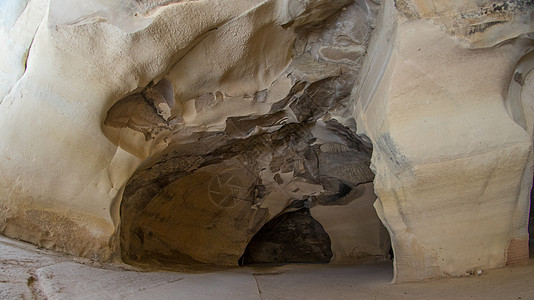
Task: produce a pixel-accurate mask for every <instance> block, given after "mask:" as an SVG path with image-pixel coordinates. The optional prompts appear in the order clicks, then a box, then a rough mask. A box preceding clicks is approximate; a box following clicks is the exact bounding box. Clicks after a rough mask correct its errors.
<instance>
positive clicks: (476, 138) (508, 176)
mask: <svg viewBox="0 0 534 300" xmlns="http://www.w3.org/2000/svg"><path fill="white" fill-rule="evenodd" d="M430 2H432V3H433V5H431V6H428V5H426V4H428V3H430ZM460 2H461V3H460ZM460 2H456V3H455V4H454V5H452V4H451V5H449V4H447V3H445V2H443V3H442V2H441V1H397V2H396V3H394V2H393V1H390V2H385V3H383V9H384V10H383V14H382V16H381V18H380V21H379V23H378V25H377V28H378V29H377V31H375V35H374V41H373V42H372V44H371V47H370V49H369V53H370V54H369V56H368V63H367V65H366V66H365V68H366V69H365V70H364V71H363V72H362V74H365V75H364V78H363V80H362V84H361V86H359V87H357V89H356V90H355V93H354V94H353V97H354V99H355V103H356V107H355V116H356V118H357V124H358V133H359V134H361V135H365V136H367V137H368V138H369V139H370V140H371V141H372V143H373V146H374V148H373V158H372V168H373V170H374V171H375V174H376V178H375V181H374V183H375V192H376V193H377V196H378V198H379V199H378V200H377V202H376V203H375V208H376V209H377V212H378V214H379V215H380V218H381V219H382V221H383V222H384V224H385V225H386V227H387V228H388V230H389V232H390V235H391V236H392V245H393V248H394V252H395V268H396V275H395V280H396V281H412V280H419V279H422V278H427V277H434V276H461V275H463V274H466V273H470V272H473V271H474V270H483V269H487V268H495V267H500V266H504V265H505V264H506V263H507V262H513V261H514V260H519V261H521V260H523V261H524V259H528V246H527V242H526V241H527V240H528V232H527V224H528V221H527V219H528V205H529V197H528V195H529V194H528V193H529V191H530V186H531V184H532V163H531V158H530V155H531V137H532V134H531V133H529V132H527V131H526V130H525V128H526V127H523V128H522V127H521V126H519V125H518V123H517V121H516V122H514V121H515V119H516V118H513V117H511V114H513V113H511V112H513V111H517V112H521V114H522V113H523V108H520V107H516V108H515V109H513V110H510V109H508V110H507V109H506V107H505V105H504V103H505V102H506V101H507V93H508V90H509V86H510V78H512V76H513V73H514V66H515V64H516V63H517V62H518V61H519V60H520V59H521V57H522V56H523V55H524V54H525V52H526V51H527V50H528V49H529V48H530V47H531V45H532V42H531V40H530V39H529V38H528V37H527V36H520V37H518V38H516V39H511V40H509V38H510V37H512V36H513V37H517V36H518V35H520V34H522V33H527V32H529V31H531V29H532V25H531V24H530V23H529V20H527V19H528V16H529V15H530V14H531V13H532V9H533V7H532V5H531V4H527V3H526V2H525V3H523V2H521V1H511V2H513V3H509V4H506V5H504V4H502V3H501V4H499V5H501V6H502V8H500V9H498V7H501V6H497V4H495V3H494V1H476V3H475V2H474V1H460ZM503 5H504V6H506V7H507V8H506V9H505V8H504V6H503ZM427 9H428V10H427ZM451 11H452V12H454V13H453V14H449V13H446V12H451ZM458 16H464V17H462V18H460V19H458ZM493 20H499V21H493ZM481 22H482V23H481ZM473 24H478V25H476V26H477V28H478V29H477V30H468V29H467V28H471V27H472V26H474V25H473ZM454 28H458V29H454ZM444 29H446V30H444ZM460 29H462V30H460ZM495 32H499V34H498V35H496V34H495ZM497 43H500V44H499V45H496V44H497ZM466 45H467V46H469V48H466ZM510 90H511V89H510ZM520 98H521V101H523V102H530V101H531V100H530V99H532V98H531V97H530V98H529V97H523V96H521V97H520ZM356 101H357V102H356ZM514 105H517V104H514ZM519 105H521V104H520V103H519ZM512 106H513V105H512ZM518 258H519V259H518Z"/></svg>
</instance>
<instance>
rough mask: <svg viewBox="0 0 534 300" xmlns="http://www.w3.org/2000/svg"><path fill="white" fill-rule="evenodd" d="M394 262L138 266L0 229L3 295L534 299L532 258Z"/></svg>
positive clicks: (0, 290)
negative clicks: (441, 273)
mask: <svg viewBox="0 0 534 300" xmlns="http://www.w3.org/2000/svg"><path fill="white" fill-rule="evenodd" d="M392 272H393V271H392V266H391V264H378V265H363V266H327V265H286V266H281V267H270V268H251V267H246V268H236V269H230V270H224V271H213V272H207V273H201V274H190V273H176V272H139V271H136V270H134V269H133V268H131V267H124V266H120V265H114V264H97V263H93V262H90V261H87V260H83V259H79V258H74V257H70V256H66V255H60V254H57V253H53V252H49V251H44V250H39V249H36V248H35V246H32V245H29V244H26V243H21V242H18V241H14V240H11V239H7V238H5V237H2V236H0V299H21V298H23V299H32V298H33V299H45V298H48V299H150V300H155V299H534V260H531V261H530V263H529V264H528V265H526V266H516V267H508V268H504V269H498V270H489V271H486V272H485V273H484V274H482V275H481V276H472V277H466V278H450V279H442V280H434V281H428V282H423V283H410V284H391V283H389V281H390V280H391V278H392Z"/></svg>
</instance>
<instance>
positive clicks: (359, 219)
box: [120, 122, 390, 267]
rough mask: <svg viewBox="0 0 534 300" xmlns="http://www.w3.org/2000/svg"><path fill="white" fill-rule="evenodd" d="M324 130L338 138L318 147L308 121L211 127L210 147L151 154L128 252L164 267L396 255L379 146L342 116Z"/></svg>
mask: <svg viewBox="0 0 534 300" xmlns="http://www.w3.org/2000/svg"><path fill="white" fill-rule="evenodd" d="M323 129H325V130H330V133H331V134H332V135H333V136H337V137H339V138H340V139H339V140H338V142H329V143H323V144H321V145H313V143H314V142H315V141H316V139H315V138H314V137H313V134H312V132H311V131H310V130H309V128H308V126H302V125H299V124H290V125H287V126H284V127H282V128H280V129H279V130H277V131H274V132H273V133H268V134H263V135H259V136H255V137H251V138H247V139H244V140H230V139H229V138H228V136H227V135H224V134H212V135H206V134H203V135H202V139H200V140H201V141H202V142H201V145H199V142H198V139H195V142H194V143H191V144H180V145H176V146H175V147H172V148H173V150H172V151H170V150H169V149H170V148H169V149H167V151H164V152H163V153H162V154H161V155H159V156H158V157H155V158H154V159H153V160H151V161H150V162H147V163H146V164H145V165H144V166H142V167H141V168H139V169H138V170H137V171H136V172H135V173H134V175H133V176H132V178H131V179H130V180H129V182H128V184H127V186H126V189H125V192H124V197H123V201H122V203H121V232H120V238H121V249H122V258H123V260H124V261H125V262H128V263H133V264H147V263H148V264H152V265H154V264H155V265H156V266H163V267H165V266H167V267H168V266H171V265H181V266H183V265H198V264H199V263H206V264H212V265H228V266H236V265H238V264H241V265H242V264H250V263H289V262H307V263H310V262H317V263H329V262H332V263H341V264H353V263H362V262H369V261H386V260H388V259H389V250H390V244H389V236H388V233H387V231H386V229H385V228H384V227H383V226H382V224H381V222H380V220H379V219H378V216H377V215H376V213H375V211H374V208H373V206H372V205H373V202H374V200H375V199H376V196H375V195H374V193H373V187H372V179H373V177H374V175H373V173H372V172H371V170H370V169H369V160H370V154H371V149H369V148H367V147H366V146H365V145H364V144H363V143H362V142H360V141H359V140H358V139H356V138H355V136H354V135H353V134H351V133H350V130H348V129H347V128H344V127H343V126H340V125H339V124H338V123H336V122H331V123H329V124H325V128H323ZM198 137H199V138H200V136H198ZM299 243H300V244H299ZM284 247H287V250H284V251H278V253H274V252H272V250H273V249H278V250H280V249H282V248H284ZM275 252H276V251H275Z"/></svg>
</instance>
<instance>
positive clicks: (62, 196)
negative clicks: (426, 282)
mask: <svg viewBox="0 0 534 300" xmlns="http://www.w3.org/2000/svg"><path fill="white" fill-rule="evenodd" d="M0 9H1V14H2V16H3V19H2V22H1V23H0V24H1V25H0V35H1V36H2V37H3V38H4V39H3V40H5V41H6V42H5V43H4V44H3V45H2V46H0V47H2V48H0V51H1V53H2V54H3V55H2V60H1V61H0V66H1V72H0V80H1V81H0V95H1V96H2V97H1V98H0V99H2V100H0V101H1V102H0V140H1V141H2V142H1V143H0V160H1V164H0V179H1V180H0V191H1V193H0V194H1V196H0V205H1V207H2V209H1V211H0V229H1V231H2V233H3V234H4V235H7V236H10V237H15V238H19V239H23V240H26V241H29V242H32V243H35V244H38V245H40V246H42V247H46V248H51V249H55V250H59V251H63V252H68V253H72V254H75V255H79V256H86V257H90V258H92V259H95V260H100V261H106V260H117V261H120V260H123V261H126V262H129V263H140V264H143V263H146V262H157V263H158V264H160V265H163V266H165V265H168V264H175V263H177V264H183V263H194V264H196V263H210V264H219V265H237V264H238V263H239V260H240V259H241V258H242V257H243V254H244V253H245V251H246V249H247V247H248V246H250V247H248V249H256V250H254V251H253V252H252V254H251V252H248V254H249V256H248V257H249V258H250V257H253V259H251V261H252V262H258V261H262V262H264V261H268V260H271V259H272V262H279V261H296V259H295V256H296V257H299V256H302V255H304V254H302V253H300V254H298V253H297V254H296V253H295V252H294V251H296V250H294V251H289V253H285V254H284V255H282V256H278V254H276V253H275V254H276V255H273V253H272V252H269V251H270V250H269V251H268V250H266V249H271V250H272V249H273V247H272V242H273V241H274V242H275V243H281V244H283V243H287V240H288V237H293V236H298V237H299V242H300V243H301V244H302V247H298V248H299V249H300V250H302V249H308V250H309V251H310V257H315V258H316V259H317V261H320V262H326V261H330V262H333V263H358V262H362V261H369V260H373V261H374V260H384V259H387V258H388V251H389V248H390V237H389V236H391V245H392V246H393V249H394V252H395V278H394V280H395V281H398V282H400V281H412V280H420V279H424V278H429V277H436V276H449V275H450V276H461V275H464V274H466V273H470V272H474V271H476V270H483V269H487V268H495V267H500V266H504V265H505V264H506V263H507V262H508V263H512V262H521V261H524V259H525V253H527V257H528V248H527V247H528V232H527V227H528V211H529V209H528V207H529V202H530V197H529V195H530V194H529V192H530V189H531V185H532V165H533V163H532V157H531V149H532V146H531V143H532V128H533V126H534V125H533V123H532V120H531V119H532V116H533V114H532V110H533V104H532V99H533V97H532V86H533V84H532V78H534V77H532V72H531V70H532V57H531V56H532V52H530V50H531V49H532V41H531V39H530V36H529V35H528V33H530V32H533V31H534V30H533V28H532V26H533V25H532V24H531V23H530V19H531V17H530V16H531V15H532V10H533V5H532V3H531V1H523V0H517V1H506V2H502V1H501V2H499V1H490V0H480V1H467V0H466V1H456V2H454V3H448V2H446V1H438V0H421V1H419V0H404V1H401V0H398V1H393V0H385V1H375V0H356V1H351V0H335V1H324V0H306V1H299V0H263V1H260V0H256V1H245V0H243V1H241V0H236V1H231V2H229V1H218V0H209V1H208V0H205V1H186V0H183V1H178V0H177V1H163V0H158V1H119V2H117V3H107V4H106V3H104V2H101V1H85V2H83V3H82V2H80V3H78V2H71V1H61V0H49V1H46V0H26V1H23V0H9V1H4V2H3V3H2V4H0ZM371 153H372V157H371ZM370 164H371V168H370V167H369V165H370ZM371 170H372V171H371ZM372 182H374V186H373V184H372ZM373 188H374V193H373ZM375 193H376V196H378V199H377V200H376V202H375V204H374V208H375V209H376V213H377V214H378V217H380V220H381V222H382V223H383V224H384V225H385V228H384V227H383V226H382V224H381V222H380V221H379V219H378V217H377V215H376V213H375V211H374V210H373V208H372V206H371V203H372V202H373V201H374V199H375V198H376V196H375ZM272 220H274V221H272ZM277 220H278V223H277ZM279 220H283V222H282V221H279ZM271 221H272V222H271ZM274 223H276V224H278V225H277V226H273V225H272V224H274ZM280 224H282V225H280ZM262 228H263V229H262ZM386 228H387V230H386ZM386 231H387V232H386ZM273 232H274V233H273ZM388 232H389V235H388ZM301 237H302V239H300V238H301ZM251 240H254V242H253V243H252V244H250V245H249V242H250V241H251ZM258 240H259V241H258ZM269 243H271V244H269ZM274 248H276V247H274ZM288 249H290V248H288ZM317 249H320V251H319V250H317ZM297 250H298V249H297ZM306 251H307V250H306ZM306 251H304V252H303V253H305V252H306ZM312 252H313V253H314V254H313V255H311V253H312ZM266 253H267V254H268V255H265V254H266ZM269 253H270V254H269ZM319 253H320V255H319ZM246 257H247V256H246V255H245V258H246ZM302 261H310V259H309V258H306V259H304V258H303V259H302Z"/></svg>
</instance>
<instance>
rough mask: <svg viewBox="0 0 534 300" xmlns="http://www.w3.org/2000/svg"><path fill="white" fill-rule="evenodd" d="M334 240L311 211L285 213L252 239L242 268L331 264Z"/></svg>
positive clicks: (241, 261)
mask: <svg viewBox="0 0 534 300" xmlns="http://www.w3.org/2000/svg"><path fill="white" fill-rule="evenodd" d="M331 244H332V241H331V240H330V236H329V235H328V234H327V233H326V231H325V230H324V228H323V226H322V225H321V224H320V223H319V222H317V220H315V219H314V218H313V217H312V216H311V214H310V209H309V208H306V207H304V208H300V209H297V210H295V211H290V212H286V213H283V214H281V215H279V216H277V217H275V218H273V219H272V220H270V221H269V222H267V223H266V224H265V225H264V226H263V227H262V228H261V229H260V230H259V231H258V232H257V233H256V234H255V235H254V237H253V238H252V239H251V241H250V243H249V244H248V246H247V248H246V249H245V253H244V254H243V256H242V257H241V259H240V261H239V265H241V266H243V265H250V264H261V263H274V264H278V263H329V262H330V259H331V258H332V254H333V253H332V249H331Z"/></svg>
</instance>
